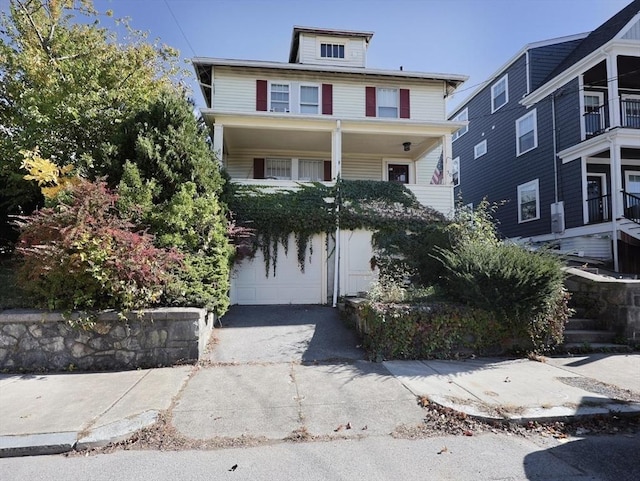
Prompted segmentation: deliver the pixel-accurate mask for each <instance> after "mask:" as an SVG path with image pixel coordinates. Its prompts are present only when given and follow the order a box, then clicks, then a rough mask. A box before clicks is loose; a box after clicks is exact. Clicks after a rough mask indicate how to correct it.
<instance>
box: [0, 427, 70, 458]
mask: <svg viewBox="0 0 640 481" xmlns="http://www.w3.org/2000/svg"><path fill="white" fill-rule="evenodd" d="M77 439H78V433H76V432H67V433H47V434H28V435H26V436H0V458H10V457H16V456H36V455H45V454H60V453H66V452H67V451H71V450H72V449H73V448H74V446H75V444H76V440H77Z"/></svg>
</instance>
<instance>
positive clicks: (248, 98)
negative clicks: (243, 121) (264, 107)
mask: <svg viewBox="0 0 640 481" xmlns="http://www.w3.org/2000/svg"><path fill="white" fill-rule="evenodd" d="M212 104H213V109H215V110H217V111H219V112H255V111H256V78H255V77H249V76H243V75H228V74H226V73H225V74H220V75H218V73H217V72H216V77H215V85H214V95H213V102H212Z"/></svg>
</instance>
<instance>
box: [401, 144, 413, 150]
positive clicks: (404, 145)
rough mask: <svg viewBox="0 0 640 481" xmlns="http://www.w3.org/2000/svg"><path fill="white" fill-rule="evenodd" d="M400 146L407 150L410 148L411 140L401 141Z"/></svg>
mask: <svg viewBox="0 0 640 481" xmlns="http://www.w3.org/2000/svg"><path fill="white" fill-rule="evenodd" d="M402 147H404V151H405V152H409V151H410V150H411V142H403V143H402Z"/></svg>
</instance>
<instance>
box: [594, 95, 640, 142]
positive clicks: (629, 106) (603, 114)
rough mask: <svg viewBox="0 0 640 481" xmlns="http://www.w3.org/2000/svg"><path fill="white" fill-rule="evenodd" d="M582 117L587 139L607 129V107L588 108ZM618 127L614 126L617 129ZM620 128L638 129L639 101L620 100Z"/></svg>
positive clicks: (604, 105) (608, 125)
mask: <svg viewBox="0 0 640 481" xmlns="http://www.w3.org/2000/svg"><path fill="white" fill-rule="evenodd" d="M583 116H584V129H585V133H586V136H587V138H588V139H589V138H591V137H595V136H596V135H600V134H601V133H603V132H605V131H606V130H607V129H608V128H609V127H610V123H609V105H608V104H606V103H605V104H603V105H598V106H593V107H588V110H587V112H585V113H584V114H583ZM617 126H618V125H614V127H617ZM619 126H620V127H623V128H627V129H640V99H623V100H620V123H619Z"/></svg>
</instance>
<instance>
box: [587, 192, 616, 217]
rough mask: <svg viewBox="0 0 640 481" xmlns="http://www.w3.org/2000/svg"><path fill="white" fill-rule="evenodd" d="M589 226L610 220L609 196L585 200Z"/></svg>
mask: <svg viewBox="0 0 640 481" xmlns="http://www.w3.org/2000/svg"><path fill="white" fill-rule="evenodd" d="M587 211H588V212H589V224H598V223H600V222H608V221H610V220H611V194H607V195H601V196H600V197H592V198H591V199H587Z"/></svg>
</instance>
